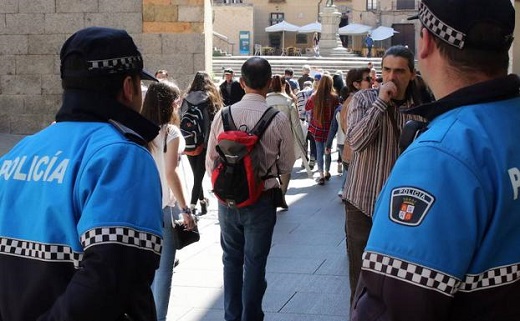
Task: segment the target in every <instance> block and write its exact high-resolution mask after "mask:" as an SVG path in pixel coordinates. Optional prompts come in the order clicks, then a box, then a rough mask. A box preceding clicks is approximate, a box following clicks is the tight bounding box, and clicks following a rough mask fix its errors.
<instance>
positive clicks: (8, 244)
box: [0, 237, 83, 268]
mask: <svg viewBox="0 0 520 321" xmlns="http://www.w3.org/2000/svg"><path fill="white" fill-rule="evenodd" d="M0 254H6V255H12V256H18V257H23V258H27V259H34V260H38V261H46V262H72V263H74V267H75V268H78V267H79V262H80V261H81V259H82V258H83V254H82V253H79V252H74V251H73V250H72V248H71V247H70V246H67V245H61V244H46V243H38V242H34V241H26V240H17V239H12V238H5V237H2V238H0Z"/></svg>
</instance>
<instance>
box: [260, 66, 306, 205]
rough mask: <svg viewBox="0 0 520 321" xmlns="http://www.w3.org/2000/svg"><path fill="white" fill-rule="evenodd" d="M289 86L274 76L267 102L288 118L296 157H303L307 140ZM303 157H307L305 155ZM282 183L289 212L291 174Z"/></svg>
mask: <svg viewBox="0 0 520 321" xmlns="http://www.w3.org/2000/svg"><path fill="white" fill-rule="evenodd" d="M286 86H288V84H287V82H286V80H285V78H284V77H282V76H280V75H274V76H273V78H272V81H271V92H270V93H268V94H267V97H266V101H267V105H268V106H273V107H275V108H276V109H278V110H279V111H281V112H282V113H284V114H285V116H287V119H289V125H290V126H291V130H292V133H293V138H294V154H295V155H296V157H298V156H302V155H301V154H302V151H303V150H304V147H303V146H304V144H305V138H304V137H303V129H302V126H301V123H300V117H299V116H298V110H297V109H296V104H295V102H294V100H293V99H292V98H291V97H289V96H288V95H287V94H286V93H285V91H286ZM303 157H305V156H304V155H303ZM280 179H281V181H282V186H281V187H282V193H283V195H284V199H283V206H282V208H283V209H285V210H287V209H288V208H289V206H288V205H287V202H285V193H286V192H287V188H288V186H289V181H290V180H291V173H287V174H283V175H280Z"/></svg>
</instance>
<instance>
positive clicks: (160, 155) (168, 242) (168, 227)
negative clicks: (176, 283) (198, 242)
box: [141, 81, 195, 321]
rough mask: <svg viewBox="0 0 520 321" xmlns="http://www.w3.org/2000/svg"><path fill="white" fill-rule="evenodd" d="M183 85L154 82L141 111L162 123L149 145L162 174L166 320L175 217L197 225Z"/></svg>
mask: <svg viewBox="0 0 520 321" xmlns="http://www.w3.org/2000/svg"><path fill="white" fill-rule="evenodd" d="M179 101H180V91H179V88H178V87H177V86H176V85H175V84H172V83H169V82H168V81H163V82H156V83H152V84H150V86H149V87H148V90H147V92H146V96H145V98H144V102H143V106H142V108H141V114H142V115H143V116H144V117H146V118H148V119H149V120H150V121H152V122H154V123H155V124H157V125H158V126H159V127H160V130H159V135H157V137H155V139H154V140H153V141H151V142H150V143H149V145H148V149H149V150H150V152H151V154H152V157H153V159H154V160H155V163H156V164H157V169H158V171H159V175H160V177H161V185H162V199H163V249H162V255H161V260H160V263H159V268H158V269H157V270H156V271H155V278H154V281H153V283H152V292H153V295H154V299H155V306H156V310H157V320H159V321H163V320H166V314H167V312H168V302H169V300H170V292H171V283H172V275H173V267H174V263H175V252H176V250H175V241H174V233H175V229H174V228H173V225H174V221H175V220H178V219H179V214H181V213H182V220H183V221H184V225H185V227H186V229H188V230H191V229H193V228H194V227H195V221H194V220H193V217H192V216H191V215H190V214H191V213H190V209H189V208H188V207H187V205H186V198H185V197H184V192H183V189H182V183H181V178H180V174H179V169H178V164H179V160H180V155H181V153H182V151H183V149H184V138H183V137H182V135H181V132H180V129H179V127H178V125H179V116H178V114H177V113H178V108H179Z"/></svg>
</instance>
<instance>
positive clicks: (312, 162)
mask: <svg viewBox="0 0 520 321" xmlns="http://www.w3.org/2000/svg"><path fill="white" fill-rule="evenodd" d="M315 163H316V161H315V160H314V159H311V160H310V161H309V168H310V169H314V164H315Z"/></svg>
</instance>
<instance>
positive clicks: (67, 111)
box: [56, 89, 159, 146]
mask: <svg viewBox="0 0 520 321" xmlns="http://www.w3.org/2000/svg"><path fill="white" fill-rule="evenodd" d="M56 121H57V122H62V121H82V122H110V123H112V124H113V125H115V124H117V126H115V128H116V129H117V130H118V131H120V132H121V133H122V134H123V135H124V136H125V137H127V138H128V139H130V140H132V141H134V142H136V143H138V144H140V145H143V146H144V145H146V143H147V142H150V141H152V140H153V139H154V138H155V137H156V136H157V134H158V133H159V126H157V125H155V124H154V123H152V122H151V121H149V120H148V119H146V118H145V117H143V116H141V115H140V114H139V113H138V112H136V111H134V110H132V109H130V108H129V107H127V106H124V105H122V104H121V103H119V102H118V101H117V100H115V99H114V98H111V97H108V96H106V95H103V94H101V93H96V92H92V91H86V90H70V89H68V90H65V92H64V93H63V104H62V106H61V108H60V110H59V111H58V113H57V114H56Z"/></svg>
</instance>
